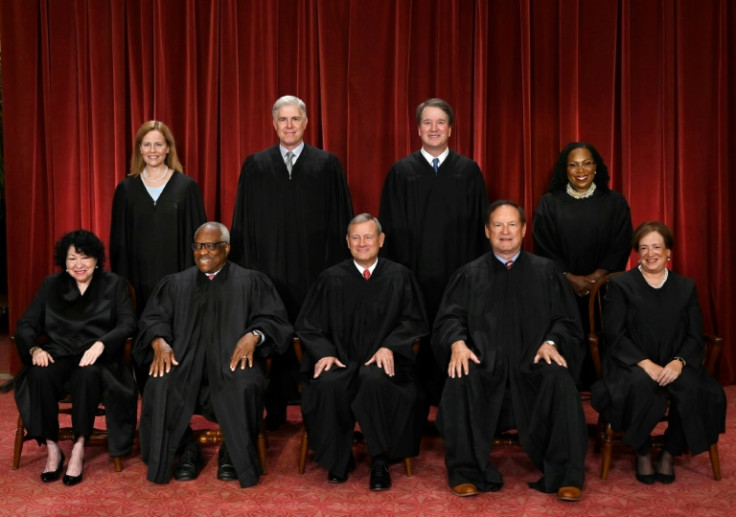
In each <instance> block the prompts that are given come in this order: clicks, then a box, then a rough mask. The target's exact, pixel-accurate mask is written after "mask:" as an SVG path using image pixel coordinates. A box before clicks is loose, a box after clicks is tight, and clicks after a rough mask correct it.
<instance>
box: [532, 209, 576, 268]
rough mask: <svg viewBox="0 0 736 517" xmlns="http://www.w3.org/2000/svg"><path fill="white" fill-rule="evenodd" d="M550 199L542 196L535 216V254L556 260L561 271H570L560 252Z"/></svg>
mask: <svg viewBox="0 0 736 517" xmlns="http://www.w3.org/2000/svg"><path fill="white" fill-rule="evenodd" d="M550 199H551V198H550V196H548V195H544V196H542V198H541V199H540V200H539V204H538V205H537V210H536V212H535V214H534V228H533V237H534V253H536V254H537V255H540V256H542V257H547V258H548V259H551V260H554V261H555V262H556V263H557V264H558V265H559V267H560V268H561V271H568V270H569V266H568V264H566V263H565V259H564V257H563V254H562V253H560V251H559V250H558V243H559V242H560V238H559V236H558V235H557V225H556V224H555V221H554V216H553V214H552V210H551V207H550Z"/></svg>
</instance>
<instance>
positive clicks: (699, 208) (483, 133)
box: [0, 0, 736, 383]
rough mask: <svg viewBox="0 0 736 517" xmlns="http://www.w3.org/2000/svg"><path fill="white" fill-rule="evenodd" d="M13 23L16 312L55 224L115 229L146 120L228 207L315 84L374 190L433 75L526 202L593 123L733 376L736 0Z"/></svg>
mask: <svg viewBox="0 0 736 517" xmlns="http://www.w3.org/2000/svg"><path fill="white" fill-rule="evenodd" d="M0 23H1V25H0V38H1V39H2V41H1V42H0V43H1V44H2V47H1V48H2V66H3V74H2V80H3V84H2V88H3V100H4V103H3V108H4V112H3V123H4V135H5V141H4V146H5V160H6V161H5V168H6V193H7V207H8V217H7V221H8V264H9V290H10V292H9V299H10V311H11V314H10V317H11V326H12V327H14V324H15V321H16V320H17V318H18V317H19V316H20V315H21V314H22V312H23V311H24V310H25V307H26V306H27V305H28V303H29V302H30V300H31V298H32V296H33V294H34V293H35V291H36V289H37V288H38V286H39V285H40V282H41V280H42V278H43V277H44V276H45V275H46V274H48V273H50V272H51V271H52V270H53V261H52V247H53V243H54V242H55V241H56V240H57V239H58V238H59V236H60V235H61V234H63V233H64V232H66V231H69V230H72V229H75V228H78V227H85V228H88V229H90V230H92V231H94V232H95V233H97V234H98V235H99V236H100V237H101V238H102V239H103V240H104V241H105V242H107V240H108V237H109V224H110V207H111V204H112V196H113V192H114V189H115V186H116V185H117V183H118V182H120V181H121V180H122V179H123V178H124V177H125V176H126V174H127V172H128V168H129V160H130V154H131V151H132V143H133V139H134V136H135V132H136V130H137V129H138V127H139V126H140V125H141V124H142V123H143V122H144V121H146V120H148V119H152V118H155V119H159V120H163V121H165V122H166V123H167V124H168V125H169V126H170V127H171V128H172V130H173V132H174V135H175V137H176V139H177V148H178V151H179V154H180V157H181V160H182V163H183V165H184V169H185V171H184V172H185V173H187V174H189V175H191V176H192V177H194V178H195V179H196V180H197V181H198V182H199V184H200V188H201V189H202V193H203V196H204V200H205V207H206V210H207V215H208V217H209V218H210V219H217V220H221V221H222V222H224V223H225V224H227V225H229V224H230V222H231V219H232V211H233V206H234V203H235V195H236V186H237V181H238V177H239V173H240V166H241V164H242V162H243V160H244V158H245V157H246V156H247V155H248V154H251V153H253V152H257V151H259V150H261V149H264V148H266V147H268V146H271V145H274V144H275V143H276V138H275V135H274V131H273V127H272V119H271V106H272V104H273V102H274V100H275V99H276V98H277V97H279V96H281V95H285V94H294V95H297V96H299V97H301V98H302V99H304V100H305V102H306V103H307V108H308V116H309V125H308V127H307V131H306V135H305V137H306V141H307V142H308V143H310V144H313V145H317V146H320V147H324V148H325V149H327V150H329V151H331V152H333V153H335V154H337V155H338V156H339V157H340V160H341V161H342V163H343V165H344V167H345V170H346V174H347V176H348V183H349V186H350V190H351V195H352V198H353V202H354V205H355V209H356V210H357V211H366V210H367V211H373V212H376V211H377V209H378V205H379V200H380V191H381V187H382V184H383V179H384V177H385V174H386V172H387V170H388V168H389V167H390V166H391V164H392V163H393V162H395V161H396V160H398V159H400V158H402V157H403V156H405V155H406V154H408V153H410V152H412V151H414V150H416V149H418V148H419V146H420V141H419V138H418V136H417V130H416V123H415V119H414V117H415V108H416V106H417V104H419V103H420V102H421V101H423V100H424V99H426V98H428V97H434V96H438V97H442V98H445V99H446V100H448V101H449V102H450V103H451V104H452V105H453V107H454V108H455V111H456V122H455V126H454V127H453V135H452V138H451V140H450V145H451V147H452V148H453V149H454V150H456V151H458V152H460V153H462V154H465V155H468V156H471V157H472V158H473V159H475V160H476V161H478V163H479V164H480V166H481V169H482V170H483V171H484V175H485V178H486V183H487V186H488V192H489V197H490V198H491V199H497V198H500V197H506V198H511V199H514V200H517V201H519V202H521V203H522V204H523V205H524V207H525V209H526V211H527V213H528V216H529V220H530V221H529V222H530V223H531V222H532V219H533V212H534V208H535V206H536V204H537V202H538V200H539V198H540V197H541V195H542V194H543V193H544V192H545V191H546V188H547V183H548V181H549V176H550V173H551V170H552V166H553V164H554V161H555V159H556V157H557V154H558V152H559V150H560V149H561V148H562V147H563V146H564V145H565V144H566V143H567V142H569V141H572V140H584V141H588V142H590V143H592V144H594V145H595V146H596V147H597V148H598V149H599V151H600V152H601V154H602V155H603V157H604V158H605V160H606V162H607V164H608V166H609V170H610V172H611V181H612V187H613V188H614V189H616V190H619V191H621V192H622V193H623V194H624V195H625V196H626V198H627V199H628V200H629V203H630V204H631V208H632V217H633V220H634V224H638V223H641V222H643V221H645V220H651V219H658V220H662V221H664V222H665V223H666V224H668V225H670V226H671V227H672V229H673V231H674V234H675V238H676V245H675V249H674V253H673V260H672V264H673V268H674V269H676V270H677V271H679V272H681V273H682V274H685V275H687V276H690V277H693V278H694V279H695V280H696V282H697V285H698V292H699V296H700V300H701V305H702V308H703V312H704V320H705V324H706V330H708V331H712V332H717V333H718V334H720V335H722V336H724V337H725V338H726V342H727V346H726V348H725V349H724V352H723V358H722V361H721V366H720V372H719V378H720V380H721V381H722V382H724V383H731V382H735V381H736V352H735V351H732V350H733V347H729V346H728V342H729V340H732V339H733V338H734V337H736V336H734V332H735V331H736V328H735V325H734V323H733V321H734V320H736V303H734V301H733V300H732V296H731V293H732V292H735V291H736V280H735V279H734V274H733V260H732V259H731V258H730V257H731V256H732V255H733V254H734V249H733V248H734V244H733V243H732V241H733V239H732V238H731V236H732V234H733V231H734V223H733V221H734V216H735V215H736V213H735V212H736V209H734V207H733V205H732V203H731V197H732V196H733V194H734V192H735V188H736V185H734V180H733V179H732V174H731V171H730V164H731V163H733V159H734V153H735V152H736V151H734V149H736V142H735V141H734V140H735V137H734V135H735V134H736V133H735V132H734V130H735V129H736V128H734V122H735V121H736V103H735V102H734V98H735V97H736V88H735V87H734V86H736V85H734V84H733V81H734V79H733V78H734V77H736V52H734V49H736V7H735V6H734V4H733V2H729V1H728V0H709V1H705V2H704V1H702V0H636V1H633V0H600V1H596V2H589V1H584V0H549V1H544V2H533V1H531V0H519V1H518V2H509V1H506V0H426V1H411V0H374V1H372V2H365V1H362V0H348V1H345V0H303V1H302V0H248V1H239V0H121V1H111V0H104V1H94V2H93V1H83V0H76V1H75V0H32V1H31V0H2V2H0ZM528 233H529V236H528V238H527V241H526V245H527V248H529V249H530V248H531V238H530V236H531V232H528ZM152 260H155V258H154V257H152ZM632 263H633V260H632ZM13 364H14V365H15V367H17V366H18V362H17V361H16V360H14V362H13Z"/></svg>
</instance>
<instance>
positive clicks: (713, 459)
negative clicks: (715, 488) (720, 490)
mask: <svg viewBox="0 0 736 517" xmlns="http://www.w3.org/2000/svg"><path fill="white" fill-rule="evenodd" d="M708 453H709V454H710V466H711V468H712V469H713V479H715V480H716V481H720V480H721V460H720V459H719V457H718V444H717V443H714V444H713V445H711V446H710V450H709V451H708Z"/></svg>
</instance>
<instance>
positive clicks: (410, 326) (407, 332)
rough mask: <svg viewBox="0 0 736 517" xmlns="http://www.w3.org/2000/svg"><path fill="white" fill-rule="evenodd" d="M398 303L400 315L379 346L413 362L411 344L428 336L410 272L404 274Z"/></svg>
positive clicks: (414, 280)
mask: <svg viewBox="0 0 736 517" xmlns="http://www.w3.org/2000/svg"><path fill="white" fill-rule="evenodd" d="M403 283H404V285H403V289H402V299H401V302H400V308H401V309H400V310H401V312H400V314H399V315H398V317H397V318H396V324H395V326H394V328H393V330H392V331H391V332H390V333H389V334H388V335H387V336H386V337H385V338H384V340H383V342H382V343H381V346H384V347H386V348H388V349H389V350H391V351H392V352H393V353H394V354H398V355H401V356H403V357H405V358H407V359H409V360H410V361H413V360H414V350H413V346H412V345H413V344H414V341H416V340H417V339H420V338H423V337H425V336H426V335H427V334H429V328H428V325H427V317H426V311H425V309H424V302H423V297H422V293H421V289H420V288H419V284H418V282H417V281H416V279H415V278H414V275H412V274H411V272H409V271H407V272H406V277H405V279H404V282H403Z"/></svg>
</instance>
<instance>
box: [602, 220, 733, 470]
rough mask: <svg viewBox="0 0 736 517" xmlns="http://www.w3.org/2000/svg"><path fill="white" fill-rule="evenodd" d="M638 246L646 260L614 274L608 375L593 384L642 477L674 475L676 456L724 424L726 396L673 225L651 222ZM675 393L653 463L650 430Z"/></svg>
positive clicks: (714, 436) (694, 450)
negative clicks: (712, 369) (679, 259)
mask: <svg viewBox="0 0 736 517" xmlns="http://www.w3.org/2000/svg"><path fill="white" fill-rule="evenodd" d="M632 247H633V248H634V251H636V252H637V253H638V254H639V267H638V268H636V269H632V270H630V271H627V272H626V273H623V274H621V275H618V276H616V277H614V278H612V279H611V280H610V282H609V287H608V291H607V293H606V296H605V304H604V311H603V329H604V333H605V339H606V341H605V343H606V347H605V350H604V351H605V356H604V359H603V378H602V379H601V380H600V381H598V382H596V383H595V384H594V385H593V387H592V402H593V407H595V409H596V410H597V411H598V412H600V413H601V414H602V415H603V417H604V418H605V419H606V420H607V421H608V422H610V423H611V425H612V427H613V428H614V430H619V431H623V432H624V436H623V440H624V442H626V443H627V444H628V445H630V446H631V447H632V448H633V449H634V450H635V451H636V452H637V461H636V479H637V480H639V481H640V482H642V483H645V484H652V483H654V481H659V482H661V483H671V482H673V481H674V480H675V471H674V457H675V456H678V455H680V454H682V453H683V452H685V450H689V451H690V453H691V454H693V455H694V454H698V453H701V452H703V451H706V450H708V449H709V448H710V446H711V445H713V444H714V443H716V442H717V441H718V435H719V434H720V433H723V432H724V430H725V429H724V428H725V420H726V398H725V394H724V392H723V388H722V387H721V386H720V385H719V384H718V382H717V381H716V380H715V379H714V378H713V377H712V376H711V375H710V374H708V372H707V371H705V368H703V366H702V362H703V355H704V345H703V321H702V316H701V314H700V307H699V305H698V296H697V293H696V291H695V282H693V281H692V280H691V279H689V278H685V277H683V276H680V275H678V274H677V273H674V272H673V271H670V270H669V269H667V267H666V265H667V262H668V261H669V260H670V255H671V254H672V247H673V237H672V232H671V231H670V230H669V228H667V226H665V225H664V224H662V223H660V222H647V223H643V224H642V225H641V226H639V228H637V229H636V231H635V232H634V236H633V239H632ZM668 401H669V418H668V426H667V430H666V431H665V434H664V447H663V449H662V451H661V452H660V454H659V457H658V459H657V462H656V465H652V460H651V457H650V448H651V440H650V434H651V432H652V430H653V429H654V427H655V426H656V425H657V424H658V423H659V421H660V419H661V418H662V417H663V416H664V414H665V413H666V412H667V406H668Z"/></svg>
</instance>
